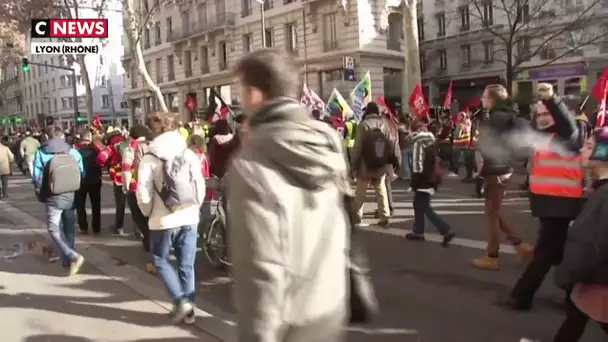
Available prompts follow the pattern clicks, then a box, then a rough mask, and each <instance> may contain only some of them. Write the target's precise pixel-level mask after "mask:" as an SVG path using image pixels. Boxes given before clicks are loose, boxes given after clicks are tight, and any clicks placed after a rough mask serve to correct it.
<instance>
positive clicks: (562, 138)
mask: <svg viewBox="0 0 608 342" xmlns="http://www.w3.org/2000/svg"><path fill="white" fill-rule="evenodd" d="M538 94H539V95H540V98H541V101H540V102H538V103H537V104H536V118H535V119H536V123H537V129H538V130H540V131H541V132H542V133H544V134H546V135H547V136H549V137H550V139H551V140H550V143H549V144H548V146H545V147H542V149H541V150H538V149H537V150H536V151H535V153H534V156H533V157H532V168H531V170H530V180H529V184H530V193H531V196H530V209H531V211H532V216H534V217H537V218H538V219H539V221H540V230H539V232H538V239H537V241H536V247H535V249H534V255H533V258H532V261H531V262H530V264H528V266H527V268H526V270H525V271H524V273H523V274H522V276H521V277H520V278H519V280H518V281H517V283H516V285H515V287H514V288H513V290H512V291H511V293H510V294H509V296H508V297H507V298H506V300H505V302H504V304H505V305H506V306H507V307H508V308H511V309H513V310H519V311H526V310H529V309H530V308H531V306H532V300H533V299H534V294H535V293H536V291H537V290H538V288H539V287H540V285H541V284H542V282H543V279H544V278H545V276H546V275H547V273H548V272H549V270H550V269H551V266H553V265H559V264H560V262H561V260H562V256H563V253H564V245H565V243H566V238H567V236H568V228H569V227H570V222H571V221H572V220H574V219H575V218H576V216H577V215H578V214H579V213H580V210H581V208H582V205H583V204H584V178H585V174H584V171H583V168H582V159H581V155H580V149H581V142H580V140H579V134H580V132H579V129H578V127H577V125H576V123H575V120H574V116H573V115H572V114H571V113H570V112H569V110H568V107H567V106H566V105H565V103H563V102H562V100H561V98H559V97H558V96H555V95H554V92H553V86H551V85H550V84H546V83H541V84H539V86H538Z"/></svg>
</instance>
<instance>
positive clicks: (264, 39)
mask: <svg viewBox="0 0 608 342" xmlns="http://www.w3.org/2000/svg"><path fill="white" fill-rule="evenodd" d="M255 1H256V2H257V3H258V4H260V23H261V24H262V45H263V47H266V17H265V15H264V1H265V0H255Z"/></svg>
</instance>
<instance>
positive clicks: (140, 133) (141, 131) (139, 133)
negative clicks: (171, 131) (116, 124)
mask: <svg viewBox="0 0 608 342" xmlns="http://www.w3.org/2000/svg"><path fill="white" fill-rule="evenodd" d="M149 135H150V131H148V129H147V128H146V127H144V126H142V125H135V126H133V127H131V129H130V130H129V136H130V137H131V138H133V139H139V138H141V137H145V138H146V139H147V138H148V137H149Z"/></svg>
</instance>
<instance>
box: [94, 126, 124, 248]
mask: <svg viewBox="0 0 608 342" xmlns="http://www.w3.org/2000/svg"><path fill="white" fill-rule="evenodd" d="M107 142H108V144H107V146H106V147H105V148H104V149H103V150H101V152H99V154H98V155H97V163H98V164H99V165H100V166H101V167H106V166H109V171H110V180H111V181H112V184H113V192H114V201H115V204H116V216H114V225H113V226H111V227H110V230H111V231H112V233H113V234H114V235H119V236H124V235H125V232H124V229H123V227H124V222H125V202H126V197H125V193H124V192H123V190H122V182H123V180H122V158H121V150H122V149H124V148H125V147H126V142H125V138H124V137H123V135H122V133H121V132H120V131H112V132H111V133H109V134H108V137H107Z"/></svg>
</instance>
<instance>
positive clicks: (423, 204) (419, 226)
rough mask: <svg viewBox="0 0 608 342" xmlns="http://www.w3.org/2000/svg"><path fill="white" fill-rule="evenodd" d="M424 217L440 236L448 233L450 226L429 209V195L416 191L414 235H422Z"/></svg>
mask: <svg viewBox="0 0 608 342" xmlns="http://www.w3.org/2000/svg"><path fill="white" fill-rule="evenodd" d="M425 216H426V217H427V218H428V219H429V221H431V223H432V224H433V225H435V228H437V230H438V231H439V233H440V234H441V235H445V234H447V233H449V232H450V226H449V225H448V224H447V223H446V222H445V221H444V220H443V219H442V218H441V216H439V215H437V213H436V212H435V210H433V208H432V207H431V194H429V193H426V192H422V191H416V192H415V193H414V229H413V231H414V233H416V234H420V235H422V234H424V217H425Z"/></svg>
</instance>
